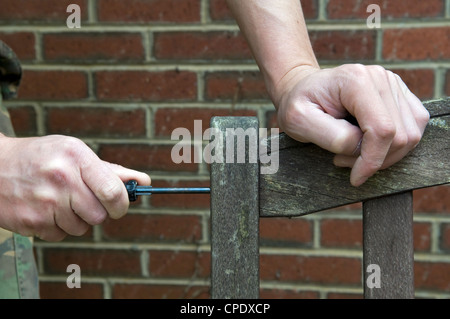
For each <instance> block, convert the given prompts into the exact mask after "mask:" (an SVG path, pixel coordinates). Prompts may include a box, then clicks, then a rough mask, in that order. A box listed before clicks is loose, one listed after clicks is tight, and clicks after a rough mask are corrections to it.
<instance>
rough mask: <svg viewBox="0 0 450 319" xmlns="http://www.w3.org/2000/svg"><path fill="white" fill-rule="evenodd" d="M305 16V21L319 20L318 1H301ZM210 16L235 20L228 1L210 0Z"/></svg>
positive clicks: (215, 18)
mask: <svg viewBox="0 0 450 319" xmlns="http://www.w3.org/2000/svg"><path fill="white" fill-rule="evenodd" d="M301 5H302V10H303V15H304V16H305V19H315V18H317V13H318V5H317V0H302V1H301ZM209 14H210V16H211V19H212V20H222V21H223V20H233V19H234V18H233V15H232V14H231V11H230V9H228V6H227V3H226V0H210V1H209Z"/></svg>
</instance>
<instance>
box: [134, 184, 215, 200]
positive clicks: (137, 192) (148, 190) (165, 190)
mask: <svg viewBox="0 0 450 319" xmlns="http://www.w3.org/2000/svg"><path fill="white" fill-rule="evenodd" d="M125 187H126V188H127V191H128V198H129V200H130V202H134V201H136V200H137V197H138V196H142V195H152V194H209V193H210V192H211V189H210V188H209V187H196V188H195V187H188V188H178V187H152V186H138V184H137V181H135V180H131V181H128V182H126V183H125Z"/></svg>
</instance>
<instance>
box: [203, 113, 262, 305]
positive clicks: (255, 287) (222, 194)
mask: <svg viewBox="0 0 450 319" xmlns="http://www.w3.org/2000/svg"><path fill="white" fill-rule="evenodd" d="M211 128H213V129H218V130H220V132H221V134H222V137H223V140H222V141H221V143H218V144H217V145H216V146H215V148H216V150H219V149H222V150H223V155H224V156H223V160H224V163H216V162H214V163H212V164H211V234H212V238H211V259H212V261H211V262H212V263H211V268H212V269H211V294H212V298H215V299H229V298H232V299H234V298H239V299H240V298H244V299H248V298H258V297H259V197H258V188H259V186H258V180H259V165H258V160H257V154H258V149H257V145H258V120H257V118H255V117H215V118H213V119H212V120H211ZM227 128H233V129H236V128H242V129H243V130H247V129H254V130H255V132H256V136H255V137H256V143H254V144H253V145H256V149H250V150H249V147H248V146H247V147H246V158H247V157H248V155H249V153H250V152H253V155H255V162H254V163H251V162H250V160H249V159H248V160H246V162H245V163H237V160H236V163H232V162H231V163H230V162H229V163H225V159H226V153H227V152H229V149H228V148H227V147H225V145H227V142H230V136H227V135H226V134H225V131H226V129H227ZM218 140H219V141H220V139H218ZM236 142H237V139H236V140H235V141H234V142H233V143H232V145H233V146H234V145H235V144H236ZM235 151H236V152H237V151H238V150H236V149H235ZM240 151H242V149H241V150H240ZM254 152H256V153H254Z"/></svg>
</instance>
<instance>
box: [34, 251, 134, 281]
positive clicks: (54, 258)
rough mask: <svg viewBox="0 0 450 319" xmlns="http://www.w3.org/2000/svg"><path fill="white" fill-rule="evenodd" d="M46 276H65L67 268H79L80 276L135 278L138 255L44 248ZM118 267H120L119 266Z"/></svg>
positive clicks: (132, 253) (123, 252)
mask: <svg viewBox="0 0 450 319" xmlns="http://www.w3.org/2000/svg"><path fill="white" fill-rule="evenodd" d="M43 251H44V269H45V273H46V274H60V275H66V274H67V272H66V269H67V266H69V265H70V264H77V265H78V266H80V271H81V276H83V275H88V276H89V275H100V276H111V275H113V276H136V275H140V274H141V266H140V253H139V252H137V251H132V250H113V249H72V248H64V249H58V248H46V249H44V250H43ZM119 265H120V266H119Z"/></svg>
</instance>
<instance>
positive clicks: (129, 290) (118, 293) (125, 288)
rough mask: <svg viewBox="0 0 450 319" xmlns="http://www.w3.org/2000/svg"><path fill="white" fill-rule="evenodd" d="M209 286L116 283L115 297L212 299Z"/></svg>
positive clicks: (114, 288)
mask: <svg viewBox="0 0 450 319" xmlns="http://www.w3.org/2000/svg"><path fill="white" fill-rule="evenodd" d="M209 291H210V287H209V286H197V285H189V286H177V285H156V284H153V283H152V284H148V285H145V284H115V285H114V286H113V292H112V297H113V298H114V299H210V298H211V296H210V293H209Z"/></svg>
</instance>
